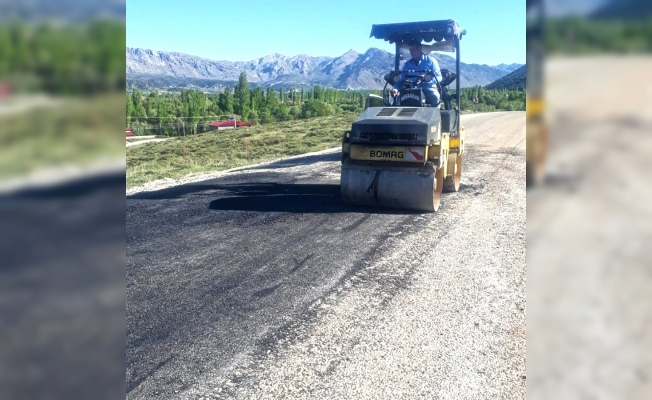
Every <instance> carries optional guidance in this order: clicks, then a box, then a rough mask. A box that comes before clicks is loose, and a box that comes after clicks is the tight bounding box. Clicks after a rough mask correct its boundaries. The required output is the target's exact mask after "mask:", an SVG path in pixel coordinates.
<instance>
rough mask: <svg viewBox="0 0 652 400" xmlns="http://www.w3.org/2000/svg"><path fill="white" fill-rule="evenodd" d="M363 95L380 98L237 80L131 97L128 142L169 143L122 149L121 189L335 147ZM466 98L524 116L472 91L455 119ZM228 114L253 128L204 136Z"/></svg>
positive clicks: (515, 96)
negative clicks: (151, 138) (213, 88)
mask: <svg viewBox="0 0 652 400" xmlns="http://www.w3.org/2000/svg"><path fill="white" fill-rule="evenodd" d="M369 93H374V94H381V91H341V90H336V89H332V88H320V87H315V88H313V89H312V90H304V89H296V88H290V90H289V91H287V92H286V91H285V90H284V89H283V88H280V90H278V91H277V90H274V89H273V88H271V87H270V88H267V89H266V90H263V89H262V88H260V87H257V88H255V89H253V90H252V89H251V88H250V87H249V84H248V82H247V78H246V75H245V74H241V76H240V81H239V83H238V84H237V85H236V86H235V88H234V90H233V91H232V90H231V89H230V88H226V89H225V90H224V91H223V92H222V93H218V94H207V93H203V92H202V91H199V90H194V89H188V90H182V91H181V92H180V93H168V92H163V91H161V92H159V91H152V92H150V93H144V92H141V91H139V90H137V89H136V90H133V91H132V92H130V93H127V94H126V102H127V103H126V104H127V109H126V111H127V112H126V116H127V119H126V123H127V125H128V126H131V128H132V130H133V132H134V133H135V134H136V135H156V137H168V138H171V140H167V141H165V142H159V143H145V144H143V145H140V146H133V147H132V146H130V147H129V148H127V186H128V187H133V186H139V185H142V184H144V183H146V182H149V181H153V180H157V179H162V178H180V177H182V176H184V175H187V174H191V173H201V172H207V171H221V170H226V169H230V168H235V167H241V166H245V165H251V164H256V163H260V162H263V161H267V160H273V159H278V158H282V157H287V156H294V155H299V154H305V153H309V152H313V151H319V150H324V149H327V148H331V147H337V146H339V145H340V143H341V138H342V133H343V132H344V131H345V130H348V129H350V127H351V123H352V122H353V120H354V119H355V118H356V117H357V116H358V115H359V113H360V112H362V111H363V110H364V104H365V100H366V97H367V95H368V94H369ZM474 97H478V99H479V102H480V103H479V104H478V106H477V111H478V112H491V111H524V110H525V92H524V91H518V90H512V91H508V90H487V89H484V88H482V87H479V86H478V87H473V88H466V89H462V92H461V99H462V110H463V112H469V111H470V112H472V110H473V98H474ZM233 114H235V115H237V116H238V117H237V118H238V120H243V121H247V122H250V123H253V124H254V126H253V127H249V128H239V129H235V130H233V129H229V130H219V131H209V125H208V124H209V123H210V122H214V121H219V120H222V119H226V118H227V117H228V116H230V115H233ZM136 138H137V136H136ZM132 140H134V139H132ZM136 140H137V139H136Z"/></svg>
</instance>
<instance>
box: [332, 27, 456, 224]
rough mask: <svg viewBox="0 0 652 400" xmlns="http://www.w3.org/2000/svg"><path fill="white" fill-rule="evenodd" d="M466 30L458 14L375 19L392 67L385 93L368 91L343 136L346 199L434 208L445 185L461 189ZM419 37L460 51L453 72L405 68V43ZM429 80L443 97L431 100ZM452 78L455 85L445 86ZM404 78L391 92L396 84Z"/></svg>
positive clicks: (431, 47) (437, 47) (435, 47)
mask: <svg viewBox="0 0 652 400" xmlns="http://www.w3.org/2000/svg"><path fill="white" fill-rule="evenodd" d="M465 34H466V31H464V30H461V29H460V27H459V25H458V24H457V23H456V22H455V21H453V20H442V21H423V22H411V23H400V24H383V25H373V26H372V29H371V35H370V36H371V37H375V38H377V39H383V40H385V41H388V42H389V43H392V44H395V48H396V53H395V58H394V69H393V71H390V72H389V73H388V74H386V75H385V76H384V80H385V87H384V89H383V95H382V97H381V96H378V95H373V94H371V95H369V96H368V97H367V101H366V106H365V111H364V112H363V113H362V114H361V115H360V116H359V117H358V118H357V119H356V120H355V121H354V122H353V124H352V126H351V130H350V131H347V132H345V133H344V136H343V138H342V172H341V178H340V180H341V182H340V183H341V190H342V197H343V200H344V202H345V203H347V204H353V205H367V206H379V207H390V208H399V209H406V210H419V211H429V212H432V211H437V210H438V208H439V204H440V201H441V194H442V191H452V192H456V191H457V190H458V189H459V187H460V180H461V177H462V157H463V154H464V128H463V127H461V126H460V107H459V104H460V79H459V76H460V41H461V39H462V36H464V35H465ZM414 42H417V43H421V45H422V51H423V53H424V54H426V55H428V54H430V53H431V52H434V51H443V52H452V53H455V55H456V63H455V72H453V71H451V70H449V69H441V78H442V79H441V81H439V80H438V79H437V77H436V75H435V74H434V72H433V71H429V70H426V69H423V70H405V71H403V70H401V69H400V68H399V66H400V65H401V59H406V58H409V55H406V49H407V48H408V44H409V43H414ZM424 42H425V43H424ZM428 42H431V43H430V44H429V43H428ZM402 72H405V74H401V73H402ZM402 76H403V77H404V78H405V80H404V81H403V82H401V77H402ZM424 81H425V82H432V84H433V86H436V87H437V89H438V90H439V94H440V101H439V104H427V103H426V97H425V95H424V93H423V92H422V90H421V89H420V88H419V86H418V85H419V84H420V83H421V82H424ZM454 81H457V84H456V89H455V93H452V92H450V91H449V89H448V86H449V85H450V84H451V83H453V82H454ZM399 83H400V90H399V92H398V95H397V96H395V97H394V96H392V95H391V90H392V89H393V87H394V86H395V85H397V84H399Z"/></svg>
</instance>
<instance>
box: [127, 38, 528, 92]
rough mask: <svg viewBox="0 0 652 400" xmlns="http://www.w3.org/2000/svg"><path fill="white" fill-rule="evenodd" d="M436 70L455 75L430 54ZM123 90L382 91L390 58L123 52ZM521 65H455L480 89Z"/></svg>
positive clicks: (373, 51) (466, 82)
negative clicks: (243, 77) (246, 86)
mask: <svg viewBox="0 0 652 400" xmlns="http://www.w3.org/2000/svg"><path fill="white" fill-rule="evenodd" d="M434 57H435V58H436V59H437V61H438V62H439V65H440V67H441V68H448V69H450V70H453V71H454V70H455V59H454V58H453V57H450V56H447V55H442V54H438V53H436V54H434ZM126 65H127V67H126V68H127V71H126V72H127V89H133V88H138V89H141V90H151V89H172V90H174V89H179V88H190V87H195V88H199V89H203V90H222V89H223V88H224V87H225V86H227V85H228V86H231V87H233V86H234V85H235V84H236V83H237V81H238V77H239V75H240V73H241V72H242V71H244V72H246V74H247V80H248V81H249V83H250V85H251V86H263V87H268V86H272V87H274V88H278V87H280V86H284V87H286V88H290V87H293V86H294V87H297V86H306V87H312V86H315V85H319V86H324V87H333V88H337V89H354V90H360V89H382V87H383V86H384V84H385V82H384V80H383V76H384V75H385V74H386V73H387V72H389V71H390V70H391V69H393V65H394V55H393V54H392V53H389V52H387V51H385V50H381V49H377V48H370V49H368V50H367V51H366V52H364V53H358V52H356V51H354V50H349V51H347V52H346V53H344V54H342V55H341V56H339V57H312V56H308V55H305V54H300V55H297V56H293V57H288V56H284V55H282V54H278V53H274V54H270V55H267V56H264V57H261V58H257V59H255V60H251V61H215V60H209V59H206V58H201V57H197V56H192V55H188V54H183V53H177V52H164V51H155V50H147V49H140V48H129V47H127V49H126ZM522 65H523V64H500V65H497V66H489V65H485V64H482V65H480V64H466V63H462V62H461V63H460V70H461V75H462V77H461V80H460V84H461V86H462V87H469V86H474V85H480V86H485V85H488V84H490V83H491V82H494V81H495V80H497V79H500V78H501V77H503V76H505V75H507V74H509V73H511V72H513V71H515V70H516V69H518V68H520V67H521V66H522Z"/></svg>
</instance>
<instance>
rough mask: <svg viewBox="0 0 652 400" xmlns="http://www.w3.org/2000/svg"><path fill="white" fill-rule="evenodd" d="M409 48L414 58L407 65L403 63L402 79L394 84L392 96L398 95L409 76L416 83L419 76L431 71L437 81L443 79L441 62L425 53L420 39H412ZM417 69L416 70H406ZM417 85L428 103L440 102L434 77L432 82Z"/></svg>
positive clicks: (436, 103) (435, 103) (433, 104)
mask: <svg viewBox="0 0 652 400" xmlns="http://www.w3.org/2000/svg"><path fill="white" fill-rule="evenodd" d="M408 48H409V49H410V56H411V57H412V58H410V59H409V60H407V61H406V62H405V65H403V72H401V75H400V79H399V81H398V83H396V84H395V85H394V89H392V96H394V97H396V96H397V95H398V92H399V89H400V88H401V86H402V85H403V82H404V81H405V79H406V78H409V79H410V81H411V82H412V83H415V82H416V79H417V77H418V76H423V75H424V74H425V73H426V72H430V73H431V74H433V75H434V76H435V78H436V79H437V82H441V79H442V77H441V69H440V68H439V63H438V62H437V60H435V58H434V57H429V56H427V55H425V54H423V51H422V46H421V42H420V41H416V40H412V41H411V42H410V43H409V44H408ZM415 70H416V72H406V71H415ZM417 87H418V88H419V89H421V91H422V92H423V95H424V96H425V98H426V103H428V104H430V105H432V106H433V107H434V106H437V105H438V104H439V98H440V95H439V90H437V86H436V84H435V80H434V79H433V80H431V81H430V82H421V83H419V85H418V86H417Z"/></svg>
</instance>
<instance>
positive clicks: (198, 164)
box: [127, 112, 357, 187]
mask: <svg viewBox="0 0 652 400" xmlns="http://www.w3.org/2000/svg"><path fill="white" fill-rule="evenodd" d="M356 117H357V114H356V113H352V112H342V113H340V114H338V115H333V116H325V117H315V118H309V119H304V120H296V121H285V122H278V123H273V124H266V125H257V126H253V127H249V128H239V129H228V130H220V131H215V132H210V133H205V134H198V135H188V136H180V137H175V138H172V139H170V140H167V141H165V142H159V143H147V144H143V145H140V146H134V147H129V148H127V187H133V186H139V185H142V184H144V183H146V182H149V181H152V180H156V179H162V178H180V177H182V176H184V175H188V174H191V173H199V172H207V171H222V170H226V169H230V168H236V167H242V166H246V165H251V164H257V163H260V162H263V161H268V160H274V159H278V158H282V157H288V156H294V155H300V154H305V153H309V152H313V151H320V150H325V149H328V148H332V147H337V146H339V145H340V144H341V141H342V133H343V132H344V131H345V130H347V129H350V127H351V123H352V122H353V120H354V119H355V118H356Z"/></svg>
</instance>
